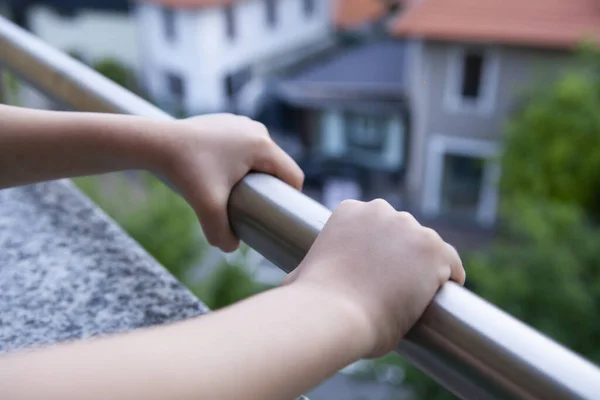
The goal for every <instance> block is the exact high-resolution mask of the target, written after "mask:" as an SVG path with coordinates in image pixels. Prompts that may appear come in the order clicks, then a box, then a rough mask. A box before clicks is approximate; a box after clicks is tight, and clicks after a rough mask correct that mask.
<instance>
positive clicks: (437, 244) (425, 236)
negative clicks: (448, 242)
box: [418, 228, 443, 251]
mask: <svg viewBox="0 0 600 400" xmlns="http://www.w3.org/2000/svg"><path fill="white" fill-rule="evenodd" d="M418 241H419V245H420V247H421V248H422V249H424V250H427V251H438V250H441V249H442V245H441V244H442V243H443V241H442V238H441V237H440V235H439V234H438V233H437V232H436V231H434V230H433V229H431V228H422V229H421V231H420V233H419V237H418Z"/></svg>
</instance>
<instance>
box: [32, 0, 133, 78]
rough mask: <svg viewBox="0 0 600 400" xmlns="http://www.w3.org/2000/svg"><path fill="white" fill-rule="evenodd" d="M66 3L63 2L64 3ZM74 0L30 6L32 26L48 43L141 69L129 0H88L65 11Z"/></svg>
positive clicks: (95, 59)
mask: <svg viewBox="0 0 600 400" xmlns="http://www.w3.org/2000/svg"><path fill="white" fill-rule="evenodd" d="M63 3H64V4H63ZM71 3H72V2H60V1H54V2H51V1H39V2H36V3H34V4H33V5H32V6H30V7H29V8H28V13H27V19H28V26H29V29H31V31H32V32H33V33H35V34H36V35H37V36H39V37H41V38H42V39H43V40H44V41H45V42H46V43H48V44H50V45H52V46H54V47H56V48H58V49H60V50H62V51H64V52H67V53H70V54H76V55H77V56H78V57H81V58H82V59H83V60H84V61H85V62H87V63H90V64H93V63H96V62H98V61H102V60H106V59H112V60H115V61H117V62H119V63H121V64H122V65H123V66H126V67H128V68H132V69H134V70H138V69H139V64H140V63H139V60H140V55H139V51H138V48H139V46H138V43H137V37H138V35H137V34H136V26H135V21H134V20H133V19H132V18H131V17H130V15H129V13H128V12H127V9H126V6H127V2H126V0H118V1H117V0H113V1H111V2H104V3H103V2H102V1H101V0H95V1H92V0H87V1H83V2H79V3H80V4H79V5H78V6H77V7H76V8H71V9H69V12H64V11H63V9H66V8H67V7H72V6H71Z"/></svg>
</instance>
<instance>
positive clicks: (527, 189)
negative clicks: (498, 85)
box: [501, 50, 600, 217]
mask: <svg viewBox="0 0 600 400" xmlns="http://www.w3.org/2000/svg"><path fill="white" fill-rule="evenodd" d="M598 72H600V55H598V53H594V52H592V51H589V50H588V51H586V52H585V53H584V54H583V55H582V56H581V57H580V61H579V63H578V65H577V67H576V69H572V70H570V71H569V72H568V73H567V74H565V75H564V76H563V77H562V78H561V79H560V80H558V82H556V83H555V84H551V85H547V84H546V85H540V87H538V88H535V90H534V91H533V92H532V94H531V95H530V96H529V98H528V102H527V105H526V106H525V107H524V108H522V109H521V110H520V111H519V112H518V113H517V114H516V115H515V116H514V118H513V119H512V120H511V121H510V123H509V126H508V132H507V133H508V135H507V138H506V147H505V153H504V156H503V159H502V168H503V170H502V172H503V174H502V181H501V187H502V192H503V197H504V201H505V205H506V206H508V207H512V201H513V200H517V201H518V199H519V198H529V199H531V200H537V199H548V200H552V201H558V202H566V203H569V204H575V205H581V206H583V207H584V209H585V210H586V212H588V213H589V214H590V215H592V216H594V217H598V216H600V112H598V110H600V74H598Z"/></svg>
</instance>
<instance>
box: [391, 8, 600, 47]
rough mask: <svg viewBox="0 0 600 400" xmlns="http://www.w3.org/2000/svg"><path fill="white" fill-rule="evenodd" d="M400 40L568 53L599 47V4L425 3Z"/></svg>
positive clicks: (400, 26)
mask: <svg viewBox="0 0 600 400" xmlns="http://www.w3.org/2000/svg"><path fill="white" fill-rule="evenodd" d="M391 33H392V34H393V35H395V36H421V37H426V38H430V39H439V40H465V41H485V42H488V41H489V42H500V43H508V44H520V45H533V46H547V47H561V48H569V47H572V46H574V45H577V44H578V43H579V42H580V41H581V40H583V39H592V40H595V41H598V42H600V0H421V1H416V2H415V3H414V4H413V6H412V8H410V9H408V10H407V11H406V12H405V13H404V14H402V15H400V16H399V17H398V19H397V20H396V21H395V22H394V23H393V25H392V28H391Z"/></svg>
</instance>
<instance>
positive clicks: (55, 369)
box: [0, 286, 369, 400]
mask: <svg viewBox="0 0 600 400" xmlns="http://www.w3.org/2000/svg"><path fill="white" fill-rule="evenodd" d="M358 315H359V314H358V313H356V312H355V310H353V308H352V305H350V304H344V303H343V302H342V301H341V300H336V299H333V298H331V296H329V297H328V296H327V295H325V294H322V293H320V292H319V291H316V290H314V289H306V288H303V287H293V286H290V287H285V288H279V289H275V290H272V291H270V292H267V293H265V294H262V295H259V296H255V297H253V298H251V299H249V300H247V301H245V302H242V303H240V304H238V305H235V306H233V307H230V308H228V309H226V310H223V311H221V312H217V313H215V314H212V315H208V316H205V317H201V318H198V319H195V320H190V321H186V322H184V323H180V324H176V325H172V326H168V327H160V328H156V329H152V330H147V331H142V332H135V333H132V334H129V335H125V336H120V337H113V338H108V339H103V340H98V341H93V342H88V343H80V344H71V345H66V346H59V347H57V348H54V349H48V350H43V351H40V352H33V353H30V354H20V355H15V356H9V357H7V358H4V359H0V377H1V380H2V382H3V384H2V385H1V386H0V398H2V399H6V400H9V399H33V398H40V397H42V395H43V397H44V398H45V399H47V400H54V399H57V400H58V399H61V400H63V399H81V398H86V399H89V400H96V399H98V400H101V399H106V398H111V399H126V398H127V399H130V398H143V399H147V400H152V399H157V400H158V399H165V398H169V399H179V400H186V399H190V400H192V399H193V400H199V399H228V400H237V399H240V400H242V399H244V400H249V399H250V400H251V399H257V400H258V399H260V400H263V399H282V400H289V399H293V398H295V397H296V396H298V395H299V394H301V393H302V392H305V391H306V390H308V389H309V388H311V387H312V386H314V385H316V384H318V383H319V382H320V381H322V380H323V379H325V378H326V377H328V376H329V375H331V374H333V373H335V371H337V370H338V369H340V368H342V367H344V366H346V365H347V364H349V363H351V362H353V361H355V360H357V359H359V358H360V357H362V356H363V355H365V354H366V352H367V351H369V349H368V348H367V347H368V346H366V343H367V342H368V339H367V337H366V336H367V335H365V334H364V332H363V331H364V330H363V329H362V328H363V327H364V324H363V323H362V321H360V317H357V316H358Z"/></svg>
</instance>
